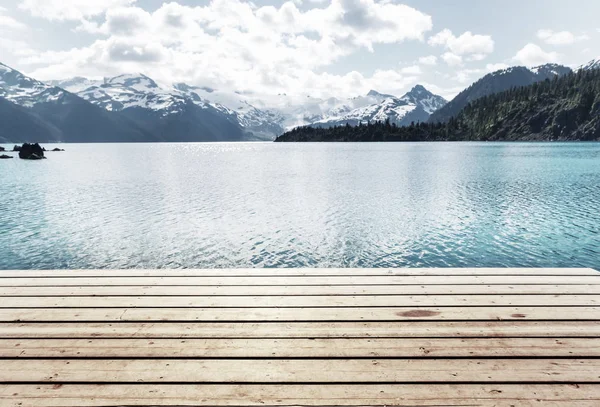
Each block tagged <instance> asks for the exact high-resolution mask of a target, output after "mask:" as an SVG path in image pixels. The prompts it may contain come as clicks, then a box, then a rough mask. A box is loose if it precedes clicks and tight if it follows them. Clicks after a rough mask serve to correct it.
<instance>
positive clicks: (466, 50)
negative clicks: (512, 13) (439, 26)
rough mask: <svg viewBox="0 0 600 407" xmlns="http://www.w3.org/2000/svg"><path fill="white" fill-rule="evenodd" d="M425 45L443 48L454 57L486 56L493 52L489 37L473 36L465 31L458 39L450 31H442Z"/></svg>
mask: <svg viewBox="0 0 600 407" xmlns="http://www.w3.org/2000/svg"><path fill="white" fill-rule="evenodd" d="M427 43H428V44H429V45H431V46H438V45H439V46H443V47H445V48H446V49H448V50H450V52H452V53H453V54H454V55H467V54H476V55H480V56H481V55H483V56H485V55H487V54H490V53H492V52H494V40H493V39H492V37H490V36H489V35H479V34H473V33H471V32H470V31H467V32H465V33H463V34H461V35H460V36H459V37H456V36H454V34H452V31H450V30H449V29H447V28H446V29H444V30H442V31H440V32H439V33H437V34H435V35H433V36H431V37H430V38H429V40H428V41H427Z"/></svg>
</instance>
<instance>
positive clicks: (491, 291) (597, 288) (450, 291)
mask: <svg viewBox="0 0 600 407" xmlns="http://www.w3.org/2000/svg"><path fill="white" fill-rule="evenodd" d="M477 294H486V295H509V294H518V295H540V294H544V295H564V294H575V295H598V294H600V285H582V284H570V285H569V284H566V285H557V284H548V285H506V284H499V285H484V284H465V285H356V286H335V285H324V286H293V285H292V286H220V287H217V286H135V287H133V286H125V287H119V286H91V287H90V286H87V287H85V286H84V287H77V286H67V287H43V288H40V287H0V297H3V296H4V297H6V296H38V297H45V296H91V295H96V296H123V295H124V296H145V295H154V296H157V295H158V296H215V295H216V296H230V297H232V296H248V295H254V296H264V295H267V296H299V295H303V296H306V295H363V296H365V295H436V296H444V295H477ZM4 300H5V299H4V298H3V299H2V300H1V301H0V303H1V302H3V301H4Z"/></svg>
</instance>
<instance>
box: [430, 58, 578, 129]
mask: <svg viewBox="0 0 600 407" xmlns="http://www.w3.org/2000/svg"><path fill="white" fill-rule="evenodd" d="M570 72H571V69H570V68H567V67H565V66H562V65H557V64H546V65H541V66H538V67H535V68H526V67H524V66H515V67H511V68H507V69H502V70H499V71H496V72H493V73H490V74H487V75H486V76H484V77H483V78H481V79H479V80H478V81H477V82H475V83H474V84H472V85H471V86H469V87H468V88H467V89H465V90H463V91H462V92H460V93H459V94H458V95H457V96H456V97H455V98H454V99H452V100H451V101H450V102H448V103H447V104H446V105H445V106H444V107H442V108H441V109H439V110H437V111H436V112H434V113H433V114H432V115H431V117H430V118H429V120H430V121H431V122H447V121H448V120H449V119H450V118H451V117H455V116H456V115H457V114H458V113H459V112H460V111H461V110H462V109H463V108H464V107H465V106H467V104H469V103H471V102H473V101H475V100H477V99H479V98H481V97H483V96H487V95H492V94H495V93H499V92H503V91H506V90H509V89H511V88H515V87H521V86H528V85H531V84H533V83H536V82H540V81H544V80H546V79H552V78H554V77H557V76H562V75H565V74H568V73H570Z"/></svg>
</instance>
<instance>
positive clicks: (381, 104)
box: [306, 85, 446, 127]
mask: <svg viewBox="0 0 600 407" xmlns="http://www.w3.org/2000/svg"><path fill="white" fill-rule="evenodd" d="M335 101H337V100H335ZM335 101H331V100H330V101H329V102H330V103H334V102H335ZM445 103H446V100H445V99H444V98H442V97H441V96H438V95H434V94H433V93H431V92H429V91H428V90H427V89H425V88H424V87H423V86H421V85H417V86H415V87H414V88H412V89H411V90H410V91H409V92H407V93H406V94H405V95H403V96H402V97H396V96H393V95H388V94H384V93H379V92H377V91H375V90H371V91H369V93H367V95H365V96H359V97H355V98H352V99H349V100H347V101H345V102H344V103H340V102H338V103H337V104H336V105H335V106H334V107H332V108H330V109H329V110H327V111H325V112H324V113H323V114H322V115H321V117H317V119H316V120H312V121H310V122H309V123H306V124H308V125H311V126H319V127H330V126H338V125H345V124H350V125H358V124H359V123H367V122H373V121H385V120H388V119H389V120H390V122H391V123H395V124H396V125H398V126H405V125H409V124H410V123H412V122H423V121H427V119H428V118H429V115H430V114H431V113H432V112H434V111H436V110H437V109H439V108H440V107H442V106H444V104H445Z"/></svg>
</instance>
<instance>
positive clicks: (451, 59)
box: [442, 52, 463, 66]
mask: <svg viewBox="0 0 600 407" xmlns="http://www.w3.org/2000/svg"><path fill="white" fill-rule="evenodd" d="M442 59H443V60H444V62H445V63H446V64H447V65H448V66H460V65H462V63H463V61H462V57H461V56H459V55H455V54H453V53H452V52H446V53H444V54H443V55H442Z"/></svg>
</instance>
